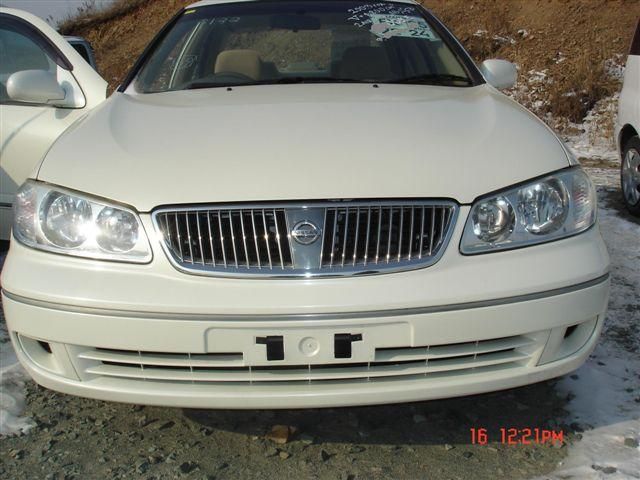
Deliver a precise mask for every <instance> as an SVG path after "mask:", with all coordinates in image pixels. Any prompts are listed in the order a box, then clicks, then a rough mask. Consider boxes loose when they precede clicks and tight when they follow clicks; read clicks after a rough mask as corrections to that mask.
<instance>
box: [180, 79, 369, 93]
mask: <svg viewBox="0 0 640 480" xmlns="http://www.w3.org/2000/svg"><path fill="white" fill-rule="evenodd" d="M297 83H376V82H374V81H373V80H361V79H356V78H340V77H304V76H297V77H281V78H274V79H269V80H256V81H253V82H242V81H239V82H237V83H235V82H234V83H229V82H224V83H217V82H206V81H203V82H197V81H196V82H192V83H190V84H189V85H187V86H186V87H185V90H197V89H200V88H222V87H246V86H251V85H284V84H297Z"/></svg>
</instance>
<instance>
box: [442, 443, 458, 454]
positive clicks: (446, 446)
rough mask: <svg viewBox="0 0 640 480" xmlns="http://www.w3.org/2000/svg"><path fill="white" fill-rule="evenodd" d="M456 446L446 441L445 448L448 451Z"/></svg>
mask: <svg viewBox="0 0 640 480" xmlns="http://www.w3.org/2000/svg"><path fill="white" fill-rule="evenodd" d="M454 448H456V447H454V446H453V445H450V444H448V443H445V444H444V449H445V450H446V451H447V452H448V451H449V450H453V449H454Z"/></svg>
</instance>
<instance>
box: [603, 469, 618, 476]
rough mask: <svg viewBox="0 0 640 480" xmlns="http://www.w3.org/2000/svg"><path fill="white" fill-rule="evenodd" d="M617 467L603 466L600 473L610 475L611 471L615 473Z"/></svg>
mask: <svg viewBox="0 0 640 480" xmlns="http://www.w3.org/2000/svg"><path fill="white" fill-rule="evenodd" d="M617 471H618V469H617V468H616V467H604V468H603V469H602V473H604V474H606V475H611V474H612V473H616V472H617Z"/></svg>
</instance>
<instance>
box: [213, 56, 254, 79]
mask: <svg viewBox="0 0 640 480" xmlns="http://www.w3.org/2000/svg"><path fill="white" fill-rule="evenodd" d="M214 73H239V74H241V75H244V76H246V77H249V78H251V79H252V80H260V79H261V77H262V75H261V74H262V60H261V59H260V55H259V54H258V52H256V51H255V50H225V51H223V52H220V53H219V54H218V57H217V58H216V64H215V67H214Z"/></svg>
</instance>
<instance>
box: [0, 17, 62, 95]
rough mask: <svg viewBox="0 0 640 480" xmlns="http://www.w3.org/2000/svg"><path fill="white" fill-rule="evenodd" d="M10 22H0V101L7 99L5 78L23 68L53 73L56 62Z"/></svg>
mask: <svg viewBox="0 0 640 480" xmlns="http://www.w3.org/2000/svg"><path fill="white" fill-rule="evenodd" d="M20 30H21V29H19V28H15V27H14V26H13V25H12V24H8V23H4V22H3V23H0V102H7V101H9V100H10V99H9V96H8V95H7V88H6V86H7V79H8V78H9V77H10V76H11V75H12V74H14V73H16V72H21V71H23V70H46V71H48V72H51V73H53V74H55V72H56V70H57V65H56V63H55V62H54V61H53V60H52V59H51V57H49V55H48V54H47V53H46V52H45V51H44V50H43V49H42V47H41V46H40V45H39V44H37V43H36V42H35V41H34V40H32V39H31V38H30V36H29V35H28V33H27V32H23V31H20Z"/></svg>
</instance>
